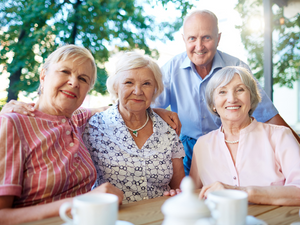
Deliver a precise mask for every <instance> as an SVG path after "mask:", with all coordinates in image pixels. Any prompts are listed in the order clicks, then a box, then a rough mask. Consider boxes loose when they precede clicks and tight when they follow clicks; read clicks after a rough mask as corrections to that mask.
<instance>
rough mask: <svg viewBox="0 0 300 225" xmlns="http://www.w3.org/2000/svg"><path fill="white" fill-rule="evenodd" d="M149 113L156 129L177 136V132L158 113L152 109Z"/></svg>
mask: <svg viewBox="0 0 300 225" xmlns="http://www.w3.org/2000/svg"><path fill="white" fill-rule="evenodd" d="M148 113H149V115H150V118H151V119H152V121H153V126H154V128H157V129H159V130H160V131H164V132H169V133H171V134H176V131H175V130H174V129H173V128H172V127H171V126H170V125H169V124H168V123H167V122H166V121H164V120H163V119H162V118H161V117H160V116H159V115H158V114H157V113H155V112H154V111H153V110H152V109H151V108H149V109H148Z"/></svg>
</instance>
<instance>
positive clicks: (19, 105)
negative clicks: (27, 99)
mask: <svg viewBox="0 0 300 225" xmlns="http://www.w3.org/2000/svg"><path fill="white" fill-rule="evenodd" d="M34 105H35V104H34V103H24V102H18V101H16V100H10V101H9V102H8V103H6V104H5V105H4V106H3V108H2V110H1V112H0V114H4V113H12V112H16V113H20V114H24V115H28V116H34V113H33V112H34V110H35V109H34V108H33V106H34Z"/></svg>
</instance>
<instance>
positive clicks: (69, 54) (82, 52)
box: [38, 44, 97, 94]
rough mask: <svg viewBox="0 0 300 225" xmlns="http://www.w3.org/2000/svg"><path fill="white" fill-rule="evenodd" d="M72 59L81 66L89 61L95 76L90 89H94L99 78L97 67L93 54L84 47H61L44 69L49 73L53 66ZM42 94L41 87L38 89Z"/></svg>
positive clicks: (53, 53) (49, 58) (47, 60)
mask: <svg viewBox="0 0 300 225" xmlns="http://www.w3.org/2000/svg"><path fill="white" fill-rule="evenodd" d="M70 59H72V60H73V62H74V63H75V62H76V64H77V65H80V64H81V63H83V62H85V61H86V60H89V61H90V62H91V66H92V70H93V74H92V77H91V84H90V89H92V88H93V87H94V85H95V82H96V78H97V66H96V63H95V59H94V57H93V55H92V53H91V52H90V51H89V50H87V49H86V48H84V47H80V46H77V45H71V44H70V45H64V46H62V47H59V48H58V49H56V50H55V51H54V52H52V53H51V54H50V55H49V56H48V58H47V59H46V60H45V63H44V65H43V69H45V70H46V71H47V70H48V68H49V67H50V66H51V64H53V63H58V62H60V61H65V60H70ZM40 93H41V86H40V87H39V89H38V94H40Z"/></svg>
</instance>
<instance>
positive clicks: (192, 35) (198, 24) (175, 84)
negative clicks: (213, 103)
mask: <svg viewBox="0 0 300 225" xmlns="http://www.w3.org/2000/svg"><path fill="white" fill-rule="evenodd" d="M220 38H221V33H219V30H218V19H217V17H216V16H215V14H214V13H212V12H210V11H208V10H198V11H194V12H193V13H191V14H190V15H188V16H187V17H186V18H185V20H184V23H183V40H184V42H185V46H186V52H184V53H181V54H179V55H177V56H175V57H174V58H172V59H171V60H170V61H169V62H167V63H166V64H165V65H164V66H163V67H162V72H163V75H164V85H165V90H164V92H163V93H162V94H161V95H160V96H159V98H158V99H157V101H156V103H155V107H161V108H166V107H168V106H169V105H170V106H171V110H172V111H174V112H177V113H178V116H179V119H180V121H181V123H182V129H181V135H180V139H181V140H182V142H183V145H184V149H185V153H186V156H185V158H184V167H185V173H186V175H188V174H189V170H190V165H191V159H192V155H193V147H194V144H195V143H196V141H197V139H198V138H199V137H200V136H202V135H204V134H207V133H208V132H210V131H212V130H215V129H217V128H218V127H220V125H221V121H220V119H219V117H217V116H215V115H212V114H211V113H210V112H209V111H208V109H207V107H206V104H205V97H204V96H205V88H206V85H207V83H208V81H209V80H210V78H211V77H212V76H213V75H214V74H215V73H216V72H217V71H218V70H220V69H222V68H223V67H225V66H243V67H245V68H247V69H248V70H249V71H250V69H249V67H248V65H247V64H245V63H244V62H242V61H241V60H239V59H238V58H235V57H233V56H230V55H228V54H226V53H224V52H221V51H219V50H217V47H218V44H219V42H220ZM232 47H234V46H232ZM259 88H260V91H261V94H262V101H261V103H260V104H259V105H258V107H257V109H256V110H255V112H254V113H253V116H254V117H255V118H256V120H257V121H259V122H267V123H272V124H278V125H284V126H288V125H287V124H286V123H285V121H284V120H283V119H282V118H281V116H280V115H279V114H278V111H277V110H276V108H275V107H274V105H273V103H272V102H271V100H270V99H269V98H268V97H267V95H266V93H265V92H264V91H263V90H262V88H261V87H259ZM228 110H230V109H228ZM294 133H295V132H294ZM294 135H295V136H297V134H296V133H295V134H294ZM297 137H298V136H297ZM298 141H299V142H300V140H299V137H298Z"/></svg>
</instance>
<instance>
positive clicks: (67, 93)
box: [61, 91, 76, 97]
mask: <svg viewBox="0 0 300 225" xmlns="http://www.w3.org/2000/svg"><path fill="white" fill-rule="evenodd" d="M61 92H63V93H65V94H66V95H70V96H72V97H76V96H75V95H72V94H70V93H69V92H65V91H61Z"/></svg>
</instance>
